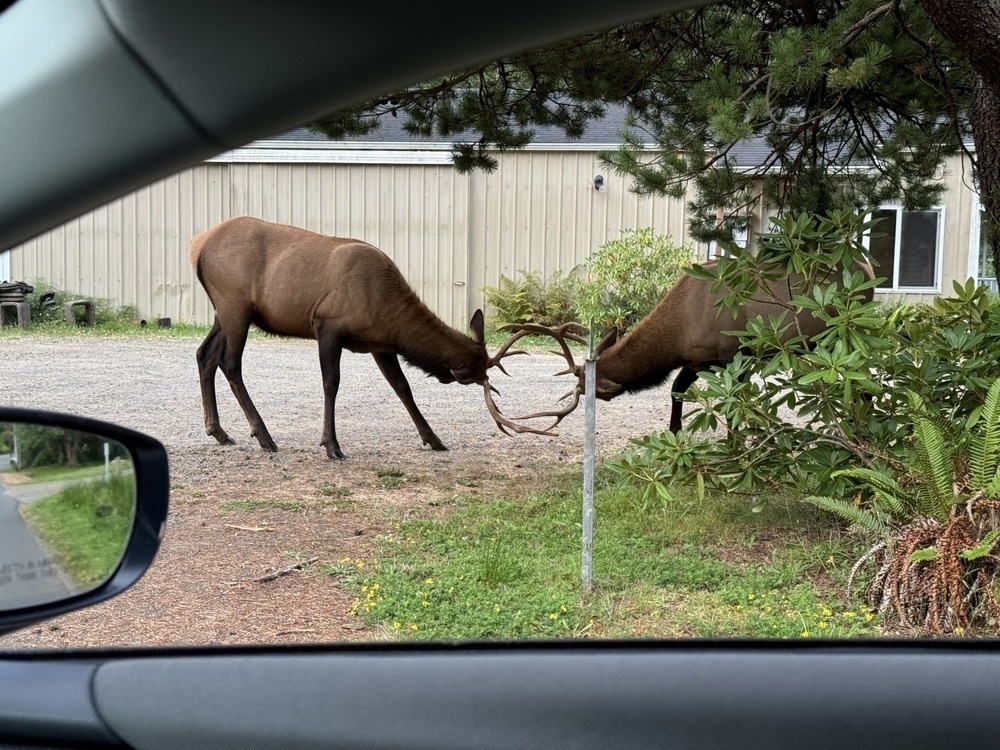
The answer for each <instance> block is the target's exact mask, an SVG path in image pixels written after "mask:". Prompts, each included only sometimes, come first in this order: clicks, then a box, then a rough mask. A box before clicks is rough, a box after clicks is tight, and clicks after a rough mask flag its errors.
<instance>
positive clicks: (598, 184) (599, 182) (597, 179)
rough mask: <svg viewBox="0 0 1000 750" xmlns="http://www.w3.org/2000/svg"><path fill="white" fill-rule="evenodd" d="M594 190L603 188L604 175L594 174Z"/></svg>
mask: <svg viewBox="0 0 1000 750" xmlns="http://www.w3.org/2000/svg"><path fill="white" fill-rule="evenodd" d="M594 190H604V175H602V174H599V175H595V176H594Z"/></svg>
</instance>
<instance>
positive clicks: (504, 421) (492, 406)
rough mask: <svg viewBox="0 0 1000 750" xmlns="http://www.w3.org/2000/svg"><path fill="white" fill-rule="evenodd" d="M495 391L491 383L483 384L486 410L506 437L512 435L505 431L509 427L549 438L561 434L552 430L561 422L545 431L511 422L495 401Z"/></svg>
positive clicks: (520, 431)
mask: <svg viewBox="0 0 1000 750" xmlns="http://www.w3.org/2000/svg"><path fill="white" fill-rule="evenodd" d="M493 390H496V389H495V388H493V387H492V386H491V385H490V384H489V381H486V382H485V383H483V393H484V394H485V396H486V408H487V409H488V410H489V412H490V416H492V417H493V421H494V422H496V423H497V427H498V428H499V429H500V432H502V433H503V434H504V435H510V433H509V432H507V430H506V429H505V428H507V427H509V428H510V429H512V430H513V431H514V432H518V433H525V432H530V433H532V434H534V435H546V436H548V437H555V436H556V435H558V434H559V433H557V432H552V428H553V427H555V426H556V425H557V424H559V420H556V421H555V422H554V423H553V424H552V425H550V426H549V427H547V428H546V429H544V430H539V429H536V428H534V427H528V426H527V425H523V424H518V423H517V422H513V421H511V420H510V419H508V418H507V417H505V416H504V415H503V413H502V412H501V411H500V408H499V407H498V406H497V405H496V403H495V402H494V401H493V395H492V393H491V391H493Z"/></svg>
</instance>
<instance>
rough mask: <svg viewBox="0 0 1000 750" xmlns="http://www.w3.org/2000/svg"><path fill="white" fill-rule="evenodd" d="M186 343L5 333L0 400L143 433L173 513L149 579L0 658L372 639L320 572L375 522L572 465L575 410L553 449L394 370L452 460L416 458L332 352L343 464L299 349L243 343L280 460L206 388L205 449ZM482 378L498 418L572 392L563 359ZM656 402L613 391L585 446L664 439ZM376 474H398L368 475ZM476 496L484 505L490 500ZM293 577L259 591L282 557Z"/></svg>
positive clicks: (662, 402)
mask: <svg viewBox="0 0 1000 750" xmlns="http://www.w3.org/2000/svg"><path fill="white" fill-rule="evenodd" d="M199 343H200V341H199V340H198V339H196V338H167V337H159V336H156V337H153V336H151V337H149V338H141V337H121V338H97V337H89V336H78V337H45V336H18V337H11V338H7V339H3V340H2V344H0V346H2V351H3V358H2V360H3V362H4V367H3V368H2V369H0V404H3V405H10V406H29V407H33V408H39V409H51V410H57V411H66V412H73V413H76V414H80V415H84V416H90V417H97V418H100V419H105V420H108V421H111V422H115V423H118V424H121V425H124V426H127V427H132V428H134V429H138V430H141V431H143V432H146V433H148V434H150V435H152V436H154V437H156V438H158V439H159V440H161V441H162V442H163V443H164V444H165V445H166V447H167V450H168V453H169V456H170V463H171V466H170V469H171V508H170V516H169V520H168V524H167V533H166V535H165V539H164V544H163V547H162V549H161V553H160V554H159V556H158V558H157V560H156V562H155V563H154V565H153V567H152V568H151V569H150V571H149V573H148V574H147V575H146V576H145V577H144V578H143V580H142V581H140V582H139V584H137V585H136V586H135V587H134V588H133V589H131V590H130V591H128V592H126V593H125V594H124V595H122V596H120V597H118V598H116V599H114V600H112V601H110V602H107V603H105V604H102V605H98V606H96V607H94V608H91V609H88V610H85V611H83V612H79V613H74V614H71V615H67V616H65V617H62V618H59V619H57V620H54V621H52V622H51V623H49V624H46V625H44V626H41V627H39V628H34V629H30V630H24V631H20V632H18V633H15V634H12V635H9V636H6V637H4V638H0V649H3V648H14V649H17V648H38V647H65V646H72V647H79V646H90V645H93V646H125V645H161V644H191V645H198V644H208V643H260V642H276V641H277V642H287V641H295V642H306V641H331V640H358V639H370V638H373V637H380V634H377V633H371V632H368V631H367V630H366V629H365V628H364V627H363V626H362V625H361V624H360V623H359V622H358V621H357V620H356V618H354V617H352V616H351V615H350V614H349V611H350V604H351V596H350V594H349V593H347V592H345V591H343V590H341V589H340V586H339V583H338V582H337V580H336V579H335V578H333V577H331V576H329V575H324V574H323V573H322V566H323V564H324V563H330V562H335V561H337V560H341V559H343V558H345V557H351V558H354V557H357V558H363V557H365V556H366V555H368V554H370V552H371V543H372V540H373V538H374V537H375V536H376V535H377V534H378V533H381V532H382V531H384V530H385V529H386V528H389V527H390V526H391V524H393V523H395V522H397V521H399V520H401V519H404V518H411V517H427V516H429V515H433V514H434V513H440V512H444V506H447V504H448V502H449V499H450V498H454V497H456V496H458V495H461V494H469V493H479V494H481V495H486V496H496V495H497V494H499V493H501V492H503V493H505V494H516V493H518V492H527V491H530V488H531V487H532V486H537V484H538V483H539V482H544V481H546V480H547V478H548V477H550V476H552V475H553V474H554V473H563V472H565V471H575V470H576V467H577V466H578V465H579V460H580V456H581V453H582V444H583V433H582V428H583V413H582V406H581V408H580V409H579V410H578V412H577V413H574V414H572V415H571V416H570V417H568V418H567V419H566V420H565V421H564V423H563V424H562V425H561V426H560V428H559V435H558V436H557V437H541V436H537V435H519V436H516V437H507V436H505V435H502V434H501V433H500V432H499V431H498V430H497V428H496V427H495V425H494V424H493V421H492V419H491V418H490V416H489V414H488V413H487V411H486V408H485V405H484V403H483V396H482V390H481V389H480V388H479V387H463V386H460V385H457V384H451V385H442V384H440V383H438V382H437V381H436V380H431V379H428V378H426V377H424V376H423V374H422V373H421V372H419V371H416V370H413V369H410V368H406V373H407V377H408V379H409V381H410V384H411V386H412V388H413V392H414V398H415V399H416V402H417V404H418V406H419V408H420V409H421V411H422V412H423V414H424V416H425V417H426V419H427V421H428V422H429V423H430V425H431V427H432V428H433V429H434V431H435V432H436V433H437V435H438V437H439V438H441V440H442V441H443V442H444V443H445V444H446V445H447V446H449V448H451V450H450V451H448V452H435V451H431V450H428V449H427V448H425V447H423V446H422V445H421V442H420V438H419V437H418V436H417V433H416V429H415V428H414V427H413V424H412V423H411V422H410V419H409V417H408V416H407V414H406V412H405V410H404V408H403V406H402V404H401V403H400V402H399V400H398V399H397V398H396V396H395V394H394V393H393V392H392V390H391V388H390V387H389V385H388V384H387V383H386V382H385V381H384V380H383V379H382V376H381V374H380V373H379V371H378V369H377V367H376V366H375V364H374V361H373V360H372V359H371V357H369V356H367V355H355V354H346V353H345V356H344V358H343V366H342V379H341V388H340V394H339V396H338V400H337V435H338V438H339V439H340V444H341V447H342V448H343V450H344V452H345V453H346V454H347V456H348V459H347V460H346V461H331V460H329V459H328V458H327V457H326V454H325V451H324V450H323V448H322V447H321V446H320V445H319V439H320V431H321V429H322V424H321V422H322V388H321V381H320V372H319V363H318V357H317V353H316V346H315V343H314V342H311V341H295V340H286V339H275V338H267V337H255V338H252V339H251V340H250V341H249V343H248V345H247V351H246V354H245V357H244V378H245V381H246V384H247V388H248V389H249V391H250V394H251V396H252V397H253V399H254V402H255V403H256V405H257V407H258V410H259V411H260V412H261V415H262V416H263V418H264V421H265V422H266V424H267V426H268V428H269V429H270V432H271V434H272V436H273V437H274V440H275V442H276V443H277V444H278V449H279V450H278V453H274V454H269V453H264V452H263V451H261V450H260V448H259V447H258V445H257V443H256V441H255V440H253V439H252V438H249V437H248V434H249V428H248V426H247V423H246V420H245V418H244V416H243V414H242V412H241V411H240V410H239V407H238V406H237V404H236V401H235V399H234V398H233V396H232V394H231V393H230V392H229V389H228V387H227V386H226V384H225V382H224V380H223V379H222V376H221V375H220V376H219V383H218V395H219V406H220V414H221V419H222V424H223V427H224V428H225V429H226V430H227V431H228V432H229V433H230V435H232V436H233V438H234V439H235V440H237V443H238V444H237V445H235V446H220V445H218V444H216V442H215V441H214V440H212V439H211V438H209V437H207V436H206V435H205V433H204V429H203V418H202V411H201V401H200V394H199V389H198V377H197V368H196V365H195V351H196V349H197V347H198V345H199ZM507 363H509V366H508V370H509V371H510V373H511V375H512V376H513V377H512V378H510V379H508V378H505V377H504V376H503V375H502V374H498V375H497V376H496V377H495V378H494V380H495V381H496V385H497V387H498V388H499V389H500V391H501V393H502V395H501V396H499V397H497V401H498V403H499V405H500V406H501V408H502V409H503V410H504V412H505V413H506V414H509V415H516V414H520V413H525V412H529V411H537V410H539V409H544V408H549V407H550V405H552V404H553V403H554V402H555V400H556V399H557V398H558V397H559V396H561V395H562V394H563V393H565V392H566V391H567V390H569V388H570V387H571V386H572V383H571V381H570V379H569V378H567V377H561V378H554V377H552V376H551V375H552V373H554V372H556V371H557V370H559V369H562V367H564V363H563V362H562V360H561V358H559V357H556V356H553V355H549V354H539V355H533V356H530V357H524V356H522V357H515V358H513V359H510V360H507V362H505V364H507ZM668 417H669V393H668V392H667V389H666V388H665V387H664V388H660V389H656V390H654V391H649V392H646V393H642V394H638V395H628V396H623V397H621V398H619V399H616V400H615V401H613V402H610V403H600V404H599V409H598V449H599V452H601V453H602V454H605V455H606V454H608V453H609V452H612V451H614V450H617V449H619V448H620V447H622V446H624V445H625V444H626V443H627V441H628V439H629V438H630V437H635V436H640V435H643V434H647V433H648V432H650V431H653V430H658V429H663V428H665V427H666V424H667V419H668ZM388 468H391V469H393V472H394V474H395V475H397V476H398V477H400V479H399V480H398V481H396V482H394V483H393V484H391V485H389V484H387V483H386V482H385V481H384V480H383V479H382V478H381V477H382V476H384V472H385V469H388ZM490 493H492V495H490ZM303 558H304V559H313V558H315V559H317V561H318V562H317V564H316V565H313V566H310V567H308V568H307V569H306V570H305V571H304V572H302V573H297V574H295V575H286V576H282V577H281V578H280V579H278V580H275V581H273V582H269V583H261V582H259V581H257V579H258V578H260V577H261V576H262V575H263V574H265V573H266V572H268V571H270V570H274V569H276V568H280V567H283V566H287V565H288V564H289V561H290V559H296V560H297V559H303Z"/></svg>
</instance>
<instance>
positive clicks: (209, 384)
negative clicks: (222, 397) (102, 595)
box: [197, 318, 236, 445]
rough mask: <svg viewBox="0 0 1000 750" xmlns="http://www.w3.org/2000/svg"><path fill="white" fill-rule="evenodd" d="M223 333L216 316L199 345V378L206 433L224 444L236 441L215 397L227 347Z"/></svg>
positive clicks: (231, 443)
mask: <svg viewBox="0 0 1000 750" xmlns="http://www.w3.org/2000/svg"><path fill="white" fill-rule="evenodd" d="M221 334H222V326H220V325H219V319H218V318H216V319H215V324H214V325H213V326H212V330H211V331H209V332H208V336H206V337H205V340H204V341H203V342H202V343H201V346H199V347H198V354H197V360H198V379H199V380H200V381H201V405H202V409H203V410H204V412H205V434H206V435H209V436H211V437H214V438H215V439H216V440H218V441H219V442H220V443H221V444H222V445H233V444H235V442H236V441H235V440H233V439H232V438H231V437H229V435H227V434H226V431H225V430H223V429H222V425H221V424H220V422H219V404H218V402H217V401H216V398H215V374H216V372H218V370H219V363H220V362H221V361H222V355H223V352H225V349H226V340H225V339H224V338H223V337H222V335H221Z"/></svg>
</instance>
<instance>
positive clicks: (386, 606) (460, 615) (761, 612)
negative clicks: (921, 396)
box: [328, 474, 879, 640]
mask: <svg viewBox="0 0 1000 750" xmlns="http://www.w3.org/2000/svg"><path fill="white" fill-rule="evenodd" d="M601 476H603V474H602V475H601ZM578 481H579V480H578V478H577V477H576V476H568V477H565V478H563V479H560V480H558V481H556V482H555V483H554V484H552V485H551V486H549V487H547V488H545V489H543V490H540V491H537V492H534V493H530V492H529V493H527V494H526V495H525V496H523V497H519V498H518V499H516V500H510V499H506V498H496V497H488V496H486V497H483V496H469V497H466V498H464V499H463V502H461V503H456V504H455V505H454V507H453V508H452V509H451V510H450V511H449V513H448V514H447V516H446V517H444V518H442V519H440V520H433V521H429V520H421V521H409V522H405V523H402V524H401V525H400V526H399V527H398V529H396V530H394V532H393V533H391V534H388V535H385V536H383V537H380V539H379V542H378V549H377V553H376V555H375V557H374V559H372V560H369V561H367V562H366V563H365V564H364V565H358V563H359V562H362V561H353V562H352V561H346V562H345V563H344V564H343V565H341V566H337V567H336V568H333V569H330V570H329V571H328V572H330V573H331V574H335V575H338V576H339V577H341V578H342V580H344V581H345V583H346V584H347V585H348V586H349V587H352V588H353V589H354V591H355V592H356V594H357V598H356V601H355V604H354V612H355V613H356V614H357V615H359V616H360V617H362V618H363V619H364V620H365V622H367V623H368V624H370V625H373V626H381V627H384V628H385V629H386V630H388V631H389V632H391V633H395V634H397V635H398V636H399V637H411V638H428V639H445V640H451V639H509V638H551V637H557V636H581V635H585V634H594V635H599V636H605V637H635V636H650V637H672V636H681V635H698V636H741V637H777V638H815V637H823V636H855V635H873V634H877V633H878V632H879V631H878V618H876V617H875V616H874V615H873V614H872V613H871V612H869V611H868V610H865V609H862V608H861V607H860V606H858V605H856V604H855V603H853V602H850V601H847V600H845V598H844V588H843V582H844V581H845V580H846V575H847V572H848V571H849V570H850V565H851V562H852V560H853V559H854V552H853V546H854V545H855V544H856V542H854V541H853V540H852V539H851V538H849V537H847V536H845V535H843V534H842V533H841V531H840V528H839V526H838V525H837V524H836V522H835V521H834V520H832V519H831V518H829V517H825V516H824V515H823V514H821V513H819V512H817V511H816V510H815V509H814V508H812V507H811V506H808V505H805V504H803V503H800V502H798V501H797V500H795V499H794V498H791V497H774V498H770V499H769V502H767V503H766V504H764V505H763V506H760V505H758V506H756V507H755V506H753V505H752V504H751V503H750V502H749V501H746V500H744V499H741V498H739V497H735V496H711V495H710V496H709V497H706V498H705V500H704V501H702V502H698V501H697V499H695V498H694V497H693V496H692V497H683V498H682V499H681V502H679V503H676V504H674V505H668V506H664V505H659V504H657V505H655V506H649V505H644V504H643V501H642V493H641V491H640V490H639V489H638V488H637V487H634V486H631V485H628V484H618V483H611V482H610V481H608V480H606V479H605V480H604V481H603V482H600V483H599V484H600V486H599V490H598V495H597V501H596V515H595V537H594V584H595V587H594V590H593V592H592V593H591V594H590V595H589V596H586V597H585V596H583V595H582V594H581V591H580V580H579V577H580V491H579V489H578ZM615 481H617V480H615Z"/></svg>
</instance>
